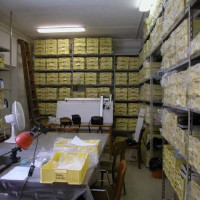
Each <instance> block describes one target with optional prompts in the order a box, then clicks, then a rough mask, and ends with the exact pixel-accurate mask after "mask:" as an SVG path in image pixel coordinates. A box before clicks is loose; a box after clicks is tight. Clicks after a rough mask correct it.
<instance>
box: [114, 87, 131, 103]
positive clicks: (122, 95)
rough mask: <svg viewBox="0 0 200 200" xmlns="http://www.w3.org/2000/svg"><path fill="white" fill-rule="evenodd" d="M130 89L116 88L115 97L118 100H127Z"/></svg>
mask: <svg viewBox="0 0 200 200" xmlns="http://www.w3.org/2000/svg"><path fill="white" fill-rule="evenodd" d="M127 95H128V89H127V88H116V93H115V97H116V100H127Z"/></svg>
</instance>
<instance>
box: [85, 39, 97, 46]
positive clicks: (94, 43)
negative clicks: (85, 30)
mask: <svg viewBox="0 0 200 200" xmlns="http://www.w3.org/2000/svg"><path fill="white" fill-rule="evenodd" d="M87 46H88V47H98V46H99V38H87Z"/></svg>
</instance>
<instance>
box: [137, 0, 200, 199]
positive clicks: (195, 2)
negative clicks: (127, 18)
mask: <svg viewBox="0 0 200 200" xmlns="http://www.w3.org/2000/svg"><path fill="white" fill-rule="evenodd" d="M165 3H166V1H165V2H164V3H163V6H162V11H161V12H159V13H158V17H157V18H156V20H155V21H154V24H153V26H152V27H151V29H150V32H149V33H148V35H147V36H146V38H145V39H144V43H145V42H146V41H147V40H148V39H149V38H150V35H151V33H152V31H153V30H154V28H155V25H156V22H157V19H158V18H159V17H161V16H163V14H164V12H165V10H164V8H165V5H164V4H165ZM192 9H200V1H199V0H192V1H191V2H190V4H189V5H188V6H187V9H186V10H185V11H183V12H182V13H181V15H180V16H179V18H178V20H176V22H175V23H174V25H173V26H172V27H171V28H170V30H169V31H168V32H167V33H166V34H165V36H164V38H162V41H161V42H160V43H159V44H158V45H157V47H156V48H155V49H154V50H153V51H152V52H151V54H150V56H149V57H147V58H145V59H144V60H143V62H145V61H147V60H149V61H150V62H151V63H152V61H153V60H154V58H155V57H156V58H157V59H161V56H160V54H161V52H160V49H161V46H162V44H163V42H165V41H166V40H167V39H168V38H169V37H170V35H171V34H172V32H173V31H174V30H175V29H176V28H177V27H178V26H179V25H180V24H181V23H182V22H183V21H184V19H187V18H188V19H189V21H190V22H189V33H190V40H189V43H190V44H191V39H192V19H193V16H192ZM189 49H190V47H189ZM199 61H200V52H197V53H195V54H194V55H190V54H189V56H188V58H186V59H184V60H182V61H181V62H179V63H178V64H176V65H174V66H171V67H170V68H169V69H166V70H163V71H162V73H163V74H166V73H169V72H172V71H174V70H177V71H183V70H185V69H187V68H188V67H189V66H191V64H192V63H197V62H199ZM142 67H143V64H141V65H140V66H139V70H140V69H141V68H142ZM144 83H150V84H151V85H152V84H153V83H154V80H153V78H152V68H151V78H150V80H145V81H143V82H142V83H140V85H143V84H144ZM151 95H152V87H151ZM141 102H142V101H141ZM146 103H147V102H146ZM153 104H154V103H153V101H152V98H151V101H150V107H151V112H150V113H151V122H150V124H148V125H150V127H152V126H153V122H152V108H153ZM163 106H164V107H165V108H169V109H173V110H175V111H179V112H186V113H188V122H189V124H188V137H189V135H190V134H191V130H194V129H195V127H193V126H192V124H191V119H192V117H193V113H198V114H200V111H199V110H195V109H190V108H189V107H185V108H183V107H180V106H174V105H166V104H164V105H163ZM150 132H151V134H152V129H151V130H150ZM150 141H152V138H151V140H150ZM163 141H165V140H164V139H163ZM150 147H151V149H152V143H151V145H150ZM173 148H174V150H176V148H175V147H173ZM176 151H177V150H176ZM182 157H183V158H184V159H185V160H186V161H188V157H187V156H183V155H182ZM191 169H192V166H191V165H189V164H187V173H186V180H187V183H186V192H185V200H188V199H189V182H190V178H191ZM165 179H166V175H165V173H164V172H163V181H162V199H163V200H165V199H166V198H165Z"/></svg>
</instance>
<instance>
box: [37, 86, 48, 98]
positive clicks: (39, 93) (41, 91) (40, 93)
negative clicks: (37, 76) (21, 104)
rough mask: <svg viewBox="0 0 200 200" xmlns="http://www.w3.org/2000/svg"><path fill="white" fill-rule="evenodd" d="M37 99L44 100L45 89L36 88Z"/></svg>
mask: <svg viewBox="0 0 200 200" xmlns="http://www.w3.org/2000/svg"><path fill="white" fill-rule="evenodd" d="M36 94H37V99H45V97H46V94H45V88H36Z"/></svg>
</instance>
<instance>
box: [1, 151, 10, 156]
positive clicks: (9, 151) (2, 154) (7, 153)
mask: <svg viewBox="0 0 200 200" xmlns="http://www.w3.org/2000/svg"><path fill="white" fill-rule="evenodd" d="M9 153H12V151H9V152H7V153H4V154H2V155H0V157H1V156H5V155H7V154H9Z"/></svg>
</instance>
